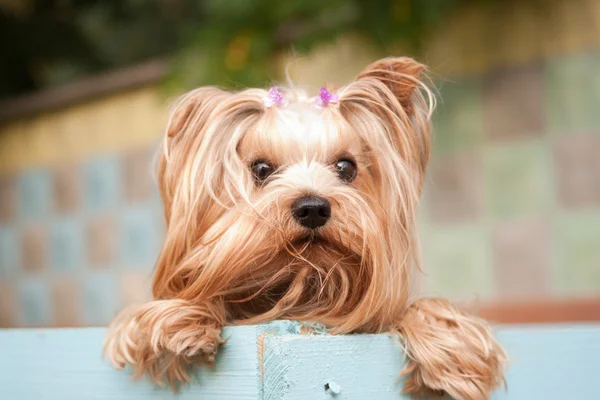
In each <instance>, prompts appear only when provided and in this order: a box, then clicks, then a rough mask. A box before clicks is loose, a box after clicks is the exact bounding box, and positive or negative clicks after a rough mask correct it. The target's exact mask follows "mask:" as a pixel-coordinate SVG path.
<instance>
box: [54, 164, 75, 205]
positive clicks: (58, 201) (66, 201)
mask: <svg viewBox="0 0 600 400" xmlns="http://www.w3.org/2000/svg"><path fill="white" fill-rule="evenodd" d="M53 178H54V179H53V187H52V189H53V195H54V196H53V197H54V211H56V212H57V213H59V214H64V213H72V212H74V211H76V210H78V209H79V207H80V206H81V197H82V196H81V189H82V188H81V170H80V167H79V166H78V165H64V166H61V167H59V168H56V169H55V170H54V172H53Z"/></svg>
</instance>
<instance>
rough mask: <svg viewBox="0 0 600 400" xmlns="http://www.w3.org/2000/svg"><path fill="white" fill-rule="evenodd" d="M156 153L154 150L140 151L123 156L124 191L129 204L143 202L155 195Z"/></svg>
mask: <svg viewBox="0 0 600 400" xmlns="http://www.w3.org/2000/svg"><path fill="white" fill-rule="evenodd" d="M155 152H156V151H155V149H154V148H153V149H140V150H136V151H132V152H128V153H126V154H125V155H124V156H123V191H124V195H125V200H126V201H127V202H129V203H136V202H142V201H145V200H147V199H149V198H150V196H151V195H152V194H153V189H154V187H155V186H156V184H155V182H154V178H153V176H154V163H153V158H154V153H155Z"/></svg>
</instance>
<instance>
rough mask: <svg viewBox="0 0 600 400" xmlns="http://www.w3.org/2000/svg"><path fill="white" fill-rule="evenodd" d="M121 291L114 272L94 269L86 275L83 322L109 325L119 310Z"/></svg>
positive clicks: (90, 324) (93, 324) (92, 324)
mask: <svg viewBox="0 0 600 400" xmlns="http://www.w3.org/2000/svg"><path fill="white" fill-rule="evenodd" d="M119 293H120V291H119V288H118V286H117V282H116V278H115V275H114V273H111V272H108V271H94V272H93V273H90V274H89V275H88V276H86V278H85V280H84V283H83V315H82V322H83V323H84V324H85V325H86V326H101V325H107V324H108V323H109V322H110V321H111V320H112V319H113V318H114V317H115V315H116V313H117V312H118V308H119V307H118V306H119V304H120V299H119Z"/></svg>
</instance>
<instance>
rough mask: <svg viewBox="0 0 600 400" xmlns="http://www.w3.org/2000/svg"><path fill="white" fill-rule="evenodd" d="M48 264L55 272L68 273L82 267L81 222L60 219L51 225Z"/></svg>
mask: <svg viewBox="0 0 600 400" xmlns="http://www.w3.org/2000/svg"><path fill="white" fill-rule="evenodd" d="M51 232H52V233H51V238H50V262H51V266H52V269H53V270H54V271H57V272H69V271H73V270H76V269H81V268H82V266H83V229H82V227H81V221H80V220H76V219H61V220H58V221H56V222H54V223H53V224H52V231H51Z"/></svg>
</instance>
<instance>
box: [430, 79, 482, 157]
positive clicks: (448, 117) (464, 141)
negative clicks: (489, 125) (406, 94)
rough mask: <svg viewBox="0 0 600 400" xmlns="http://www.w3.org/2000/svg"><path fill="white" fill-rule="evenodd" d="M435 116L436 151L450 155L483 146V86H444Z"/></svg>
mask: <svg viewBox="0 0 600 400" xmlns="http://www.w3.org/2000/svg"><path fill="white" fill-rule="evenodd" d="M439 88H440V95H439V96H438V97H439V102H438V105H437V108H436V111H435V113H434V116H433V132H434V137H435V140H434V151H435V152H436V153H448V152H452V151H454V150H457V149H461V148H472V147H474V146H477V145H479V144H481V143H482V142H483V111H482V91H481V82H480V81H479V80H477V79H472V80H462V81H459V82H441V83H440V84H439Z"/></svg>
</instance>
